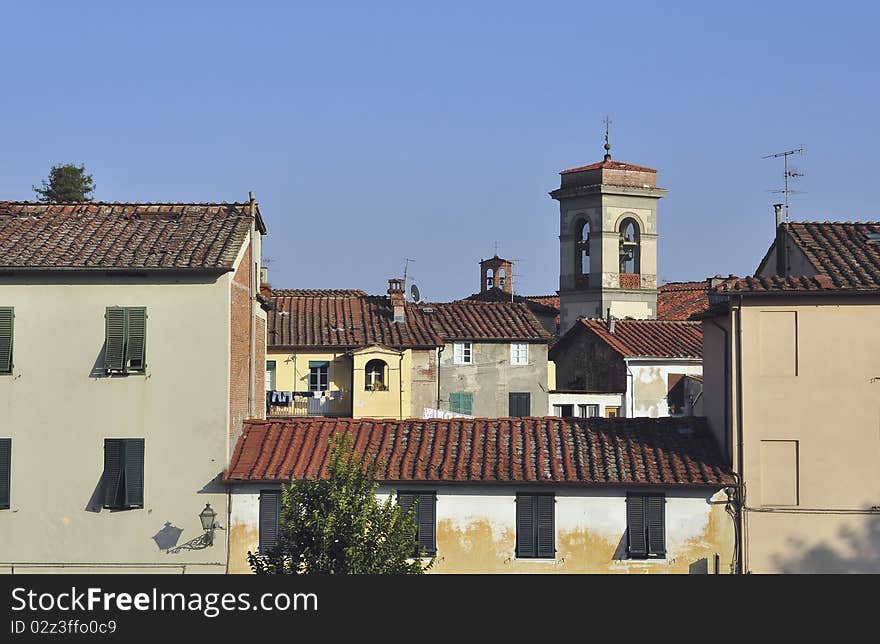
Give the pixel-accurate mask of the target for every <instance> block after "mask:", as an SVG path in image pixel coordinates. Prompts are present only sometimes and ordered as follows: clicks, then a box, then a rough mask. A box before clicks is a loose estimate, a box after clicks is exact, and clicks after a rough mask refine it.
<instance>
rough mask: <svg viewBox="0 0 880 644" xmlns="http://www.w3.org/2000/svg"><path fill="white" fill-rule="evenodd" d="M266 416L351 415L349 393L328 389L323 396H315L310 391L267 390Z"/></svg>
mask: <svg viewBox="0 0 880 644" xmlns="http://www.w3.org/2000/svg"><path fill="white" fill-rule="evenodd" d="M266 416H268V417H283V418H288V417H306V416H351V394H350V393H349V392H347V391H328V392H326V395H325V396H320V395H319V396H315V392H312V391H305V392H300V391H267V392H266Z"/></svg>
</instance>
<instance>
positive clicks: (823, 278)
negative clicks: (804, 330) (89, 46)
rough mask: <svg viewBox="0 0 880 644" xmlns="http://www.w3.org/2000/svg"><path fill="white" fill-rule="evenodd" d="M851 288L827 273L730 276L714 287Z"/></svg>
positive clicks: (743, 289) (742, 289) (778, 290)
mask: <svg viewBox="0 0 880 644" xmlns="http://www.w3.org/2000/svg"><path fill="white" fill-rule="evenodd" d="M844 290H849V289H847V288H845V287H840V286H838V285H836V284H835V283H834V281H833V280H832V279H831V278H830V277H828V276H827V275H814V276H813V277H799V276H791V277H782V276H779V275H773V276H770V277H729V278H727V279H725V280H724V281H723V282H721V283H720V284H718V285H717V286H716V287H715V288H713V289H712V291H713V292H714V293H786V292H791V293H803V292H813V293H815V292H824V291H828V292H835V291H844Z"/></svg>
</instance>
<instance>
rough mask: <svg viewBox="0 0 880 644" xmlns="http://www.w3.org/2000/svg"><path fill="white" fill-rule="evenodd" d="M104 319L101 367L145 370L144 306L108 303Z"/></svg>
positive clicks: (145, 326) (114, 369)
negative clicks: (103, 344)
mask: <svg viewBox="0 0 880 644" xmlns="http://www.w3.org/2000/svg"><path fill="white" fill-rule="evenodd" d="M104 320H105V347H104V370H105V371H106V372H107V373H132V372H141V373H143V372H144V371H145V370H146V356H145V349H146V336H147V309H146V308H144V307H121V306H111V307H108V308H107V312H106V314H105V315H104Z"/></svg>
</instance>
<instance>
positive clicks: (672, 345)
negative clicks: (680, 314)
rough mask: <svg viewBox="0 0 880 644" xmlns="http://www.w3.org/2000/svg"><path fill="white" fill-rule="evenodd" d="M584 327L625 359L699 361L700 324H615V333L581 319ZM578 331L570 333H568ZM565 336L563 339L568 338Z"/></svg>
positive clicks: (600, 323) (596, 322) (597, 322)
mask: <svg viewBox="0 0 880 644" xmlns="http://www.w3.org/2000/svg"><path fill="white" fill-rule="evenodd" d="M578 322H579V323H580V324H579V325H577V324H576V325H575V326H574V327H573V328H574V329H577V328H578V326H582V327H586V328H587V329H589V330H590V331H592V332H593V333H594V334H595V335H596V336H598V337H599V338H600V339H601V340H602V341H603V342H605V343H606V344H607V345H608V346H610V347H611V348H612V349H614V350H615V351H617V353H619V354H620V355H622V356H623V357H625V358H649V357H650V358H702V357H703V329H702V326H701V325H700V323H699V322H683V321H667V320H615V321H614V333H611V332H609V330H608V323H607V322H606V321H605V320H594V319H588V318H580V319H579V320H578ZM572 332H574V333H577V332H578V331H573V330H569V331H568V333H572ZM568 333H566V335H568Z"/></svg>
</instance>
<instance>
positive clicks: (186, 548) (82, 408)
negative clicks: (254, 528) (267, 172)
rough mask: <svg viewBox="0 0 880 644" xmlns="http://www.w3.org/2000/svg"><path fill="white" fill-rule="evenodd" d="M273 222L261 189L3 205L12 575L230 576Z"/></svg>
mask: <svg viewBox="0 0 880 644" xmlns="http://www.w3.org/2000/svg"><path fill="white" fill-rule="evenodd" d="M265 232H266V229H265V227H264V225H263V222H262V219H261V216H260V213H259V209H258V207H257V205H256V203H255V202H254V201H251V202H246V203H241V204H101V203H93V204H80V205H63V204H59V205H55V204H53V205H45V204H39V205H37V204H25V203H9V202H3V203H0V233H2V234H0V318H2V317H3V313H2V312H3V311H6V312H8V317H9V319H11V320H12V321H13V324H12V325H10V327H9V328H8V330H9V333H8V335H6V334H5V331H4V328H3V324H2V323H0V335H4V337H5V338H8V339H10V342H8V343H6V342H4V338H0V353H3V351H2V347H3V346H5V347H6V348H8V349H10V351H9V354H10V357H11V359H10V360H9V361H8V362H6V363H5V364H0V367H8V369H3V368H0V418H2V423H0V442H4V441H5V443H6V445H7V447H8V450H7V454H6V462H5V465H6V466H7V472H8V474H9V478H8V485H7V487H6V489H5V491H6V492H7V495H6V499H7V501H8V503H7V504H5V507H4V505H2V504H0V534H2V539H0V572H7V573H8V572H15V573H18V572H29V573H30V572H51V573H59V572H178V573H180V572H216V573H223V572H225V571H226V562H227V560H226V537H227V534H228V533H227V531H226V530H225V528H226V527H227V525H228V503H227V493H226V489H225V488H224V486H223V485H222V482H221V481H220V480H219V475H220V473H221V472H222V471H223V469H224V467H225V465H226V463H227V462H228V459H229V456H230V454H231V451H232V447H233V446H234V444H235V440H236V438H237V436H238V435H239V433H240V431H241V427H242V421H243V419H244V418H246V417H261V416H262V414H263V411H264V408H263V390H262V388H263V382H262V379H263V371H262V363H263V360H264V355H265V353H264V351H265V311H263V310H262V308H261V307H260V304H259V302H258V301H257V300H256V295H257V277H256V276H257V275H258V274H259V272H258V267H259V263H260V248H261V237H262V235H263V234H265ZM0 362H3V361H2V360H0ZM2 465H3V464H0V467H2ZM2 478H3V477H2V476H0V479H2ZM208 503H209V504H210V506H211V508H212V509H213V510H214V511H215V512H216V513H217V517H216V522H217V523H218V524H219V525H220V526H223V528H224V529H223V530H217V531H216V532H215V538H214V543H213V545H210V546H207V545H206V544H205V542H204V541H203V540H202V539H201V537H202V536H203V535H204V531H203V530H202V528H201V523H200V519H199V516H198V515H199V513H200V511H202V510H203V508H205V506H206V504H208ZM175 548H179V549H178V550H176V551H175V550H174V549H175Z"/></svg>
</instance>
